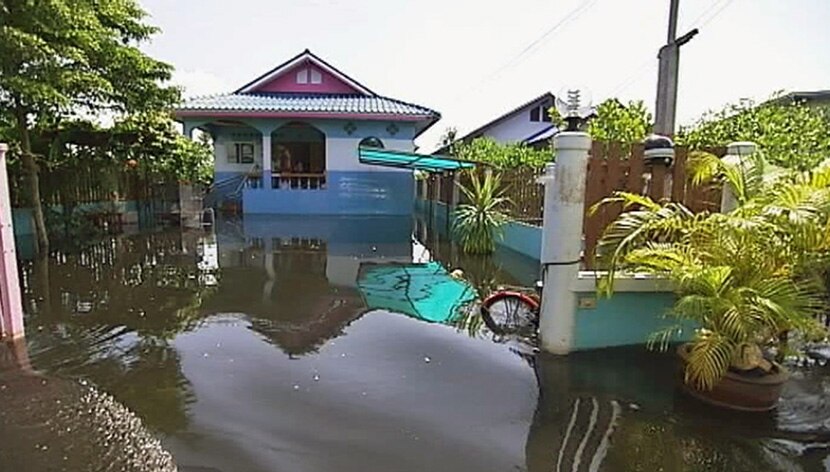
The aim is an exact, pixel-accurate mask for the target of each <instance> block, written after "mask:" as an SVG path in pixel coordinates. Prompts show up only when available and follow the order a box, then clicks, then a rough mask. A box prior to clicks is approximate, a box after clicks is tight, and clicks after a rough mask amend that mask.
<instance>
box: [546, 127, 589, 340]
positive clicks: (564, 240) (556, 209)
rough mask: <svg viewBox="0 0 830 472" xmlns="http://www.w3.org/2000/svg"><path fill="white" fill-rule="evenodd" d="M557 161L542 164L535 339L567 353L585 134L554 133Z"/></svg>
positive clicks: (573, 313) (573, 312)
mask: <svg viewBox="0 0 830 472" xmlns="http://www.w3.org/2000/svg"><path fill="white" fill-rule="evenodd" d="M553 146H554V149H556V163H555V164H548V165H547V167H546V168H545V176H544V177H543V178H542V179H543V182H544V183H545V204H544V215H543V216H544V222H543V227H542V257H541V262H542V280H543V282H544V288H543V290H542V307H541V312H540V318H539V337H540V339H541V342H542V349H544V350H545V351H548V352H551V353H553V354H567V353H569V352H570V351H571V349H572V345H573V330H574V322H575V317H576V296H575V294H574V292H573V291H572V290H571V286H572V284H573V282H574V281H575V280H576V278H577V276H578V274H579V264H580V262H581V254H582V233H583V228H582V226H583V225H582V219H583V214H584V211H585V178H586V174H587V170H588V151H589V150H590V148H591V136H590V135H588V133H583V132H577V131H564V132H561V133H559V134H558V135H556V136H554V138H553Z"/></svg>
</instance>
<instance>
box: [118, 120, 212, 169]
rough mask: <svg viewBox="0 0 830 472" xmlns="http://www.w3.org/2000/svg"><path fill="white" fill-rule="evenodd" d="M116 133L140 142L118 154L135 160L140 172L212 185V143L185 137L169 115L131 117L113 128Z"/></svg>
mask: <svg viewBox="0 0 830 472" xmlns="http://www.w3.org/2000/svg"><path fill="white" fill-rule="evenodd" d="M113 132H115V133H119V134H132V135H135V136H137V140H136V142H134V143H129V144H124V145H121V146H119V147H118V148H116V149H115V154H116V156H117V157H118V158H119V159H122V160H124V161H127V160H128V159H134V160H135V162H136V163H137V166H136V168H137V169H138V170H144V171H146V172H150V173H158V174H161V175H167V176H175V177H177V178H178V179H179V180H183V181H188V182H193V183H201V184H208V183H210V180H211V179H212V178H213V151H212V147H211V145H210V143H209V142H208V141H207V140H205V139H201V140H199V141H193V140H191V139H189V138H187V137H186V136H183V135H182V134H181V133H180V132H178V131H177V130H176V129H175V128H174V123H173V121H172V120H171V119H170V116H169V115H168V114H166V113H163V112H150V113H142V114H136V115H131V116H128V117H126V118H124V119H122V120H120V121H118V122H117V123H116V124H115V126H113Z"/></svg>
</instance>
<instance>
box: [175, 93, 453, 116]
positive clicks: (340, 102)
mask: <svg viewBox="0 0 830 472" xmlns="http://www.w3.org/2000/svg"><path fill="white" fill-rule="evenodd" d="M176 109H177V111H188V112H193V111H220V112H221V111H228V112H275V113H280V112H289V113H290V112H296V113H333V114H336V113H366V114H390V115H427V116H434V117H438V116H440V115H439V114H438V112H436V111H434V110H430V109H429V108H426V107H422V106H419V105H414V104H411V103H406V102H402V101H400V100H395V99H392V98H386V97H381V96H377V95H375V96H364V95H330V94H325V95H304V94H289V93H268V94H231V95H212V96H207V97H197V98H192V99H189V100H186V101H185V102H184V103H182V104H181V105H179V106H178V107H177V108H176Z"/></svg>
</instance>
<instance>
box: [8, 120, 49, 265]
mask: <svg viewBox="0 0 830 472" xmlns="http://www.w3.org/2000/svg"><path fill="white" fill-rule="evenodd" d="M16 115H17V126H18V129H19V131H20V150H21V151H22V155H21V156H20V157H21V159H22V161H23V169H24V172H25V173H26V178H27V180H28V181H29V204H30V205H32V212H33V218H34V220H35V236H36V237H37V250H38V252H39V253H40V254H46V253H47V252H49V235H48V234H47V233H46V220H45V219H44V217H43V204H42V203H41V201H40V178H39V177H38V170H39V169H38V165H37V162H35V156H34V155H33V154H32V141H31V138H30V136H29V127H28V126H27V123H26V113H25V112H24V111H23V110H18V111H17V113H16Z"/></svg>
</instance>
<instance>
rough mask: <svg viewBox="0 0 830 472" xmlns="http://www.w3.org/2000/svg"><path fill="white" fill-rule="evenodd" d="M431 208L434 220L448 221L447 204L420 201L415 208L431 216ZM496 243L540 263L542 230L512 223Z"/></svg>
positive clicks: (515, 222) (506, 227) (505, 227)
mask: <svg viewBox="0 0 830 472" xmlns="http://www.w3.org/2000/svg"><path fill="white" fill-rule="evenodd" d="M430 206H432V211H434V212H435V214H434V219H436V220H437V221H441V222H443V221H446V218H447V205H446V204H445V203H441V202H433V201H425V200H421V199H419V200H417V201H416V205H415V208H416V210H417V211H418V212H420V213H422V214H429V211H430ZM496 242H497V243H498V245H499V246H502V247H505V248H507V249H510V250H512V251H515V252H518V253H519V254H522V255H524V256H527V257H530V258H533V259H536V260H537V261H538V260H539V258H540V256H541V255H542V228H540V227H538V226H531V225H528V224H525V223H520V222H518V221H511V222H509V223H507V224H506V225H505V226H504V233H503V237H502V238H500V239H497V240H496Z"/></svg>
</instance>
